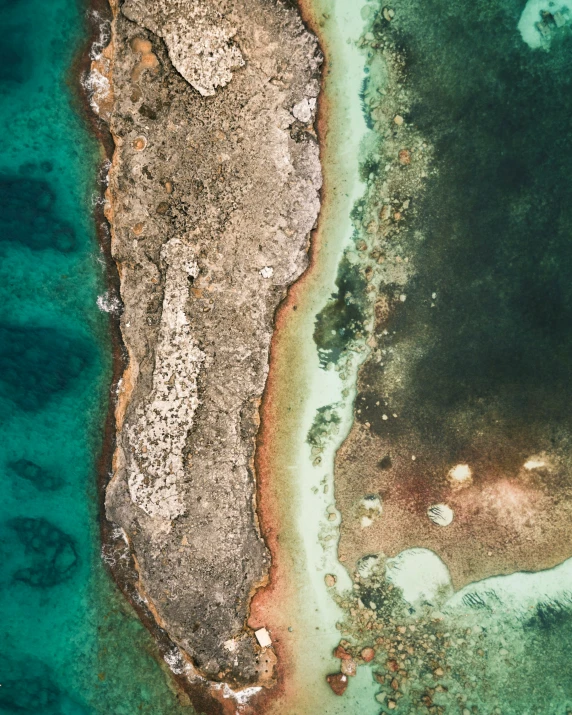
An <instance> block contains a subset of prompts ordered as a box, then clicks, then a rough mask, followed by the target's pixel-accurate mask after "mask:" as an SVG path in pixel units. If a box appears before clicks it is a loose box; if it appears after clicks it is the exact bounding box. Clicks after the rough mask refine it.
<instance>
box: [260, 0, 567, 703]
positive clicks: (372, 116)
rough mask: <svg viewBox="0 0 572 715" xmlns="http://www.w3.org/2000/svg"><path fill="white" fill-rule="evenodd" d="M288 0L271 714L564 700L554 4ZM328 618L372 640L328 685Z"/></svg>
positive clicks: (562, 330)
mask: <svg viewBox="0 0 572 715" xmlns="http://www.w3.org/2000/svg"><path fill="white" fill-rule="evenodd" d="M389 11H391V12H389ZM541 12H549V13H550V14H548V15H541ZM348 15H351V18H352V19H351V20H350V19H349V17H348ZM308 17H309V19H310V21H311V25H312V27H313V29H314V30H315V31H316V32H317V33H318V34H319V36H320V40H321V42H322V46H323V47H324V49H325V52H326V55H327V58H328V69H327V74H326V80H325V89H324V94H323V96H322V102H324V103H325V104H326V105H327V112H326V113H324V114H323V115H322V121H323V122H325V124H324V125H323V126H322V138H323V153H322V164H323V169H324V178H325V194H324V203H323V209H322V215H321V218H320V225H319V228H318V231H317V233H316V236H315V238H314V241H315V244H314V250H315V254H314V260H313V263H312V266H311V268H310V270H309V272H308V273H307V274H306V275H305V276H304V277H303V278H302V279H301V281H300V282H299V284H298V285H297V286H295V287H294V289H293V290H292V291H291V293H290V296H289V300H288V302H287V304H286V305H285V307H284V308H283V310H282V312H281V313H280V315H279V325H278V331H277V334H276V336H275V340H274V350H273V364H272V367H271V371H270V381H269V388H268V393H267V404H266V413H265V418H266V420H267V422H268V424H270V425H271V426H270V427H269V426H266V428H265V427H264V422H263V436H262V440H261V445H262V446H261V454H262V459H261V463H262V464H263V469H264V470H266V472H267V476H264V471H263V472H262V476H263V485H266V484H267V485H268V494H267V495H266V497H265V495H264V492H265V490H266V489H267V487H266V486H263V491H262V500H261V512H262V515H263V523H264V521H265V518H266V520H267V522H268V523H270V522H271V523H272V529H271V540H272V539H276V541H275V543H273V546H274V551H275V553H276V554H277V565H276V571H275V573H274V575H273V579H274V580H273V585H272V586H271V588H270V589H269V591H268V592H267V594H266V596H264V595H262V596H260V595H259V597H258V600H257V601H255V608H254V611H253V614H254V616H255V618H256V619H258V620H257V622H259V623H260V624H262V623H265V624H266V625H269V626H270V627H271V629H272V628H273V629H274V630H273V636H274V635H276V636H277V638H278V640H279V644H278V646H277V648H278V650H279V653H280V652H282V655H283V662H285V670H286V673H287V674H289V675H288V676H287V677H289V678H290V679H291V681H290V683H289V682H288V680H287V681H286V685H285V688H284V691H283V693H282V694H281V699H279V702H278V705H275V709H274V710H271V711H272V712H281V710H280V708H281V707H282V708H283V709H284V707H285V703H288V706H289V707H291V709H292V712H296V713H310V712H317V711H320V712H328V713H338V712H340V713H346V712H347V713H353V712H358V711H359V712H360V713H362V712H363V713H365V712H370V711H371V712H376V713H377V712H389V711H391V710H392V709H394V706H396V707H397V709H398V711H401V710H404V711H405V712H418V711H419V712H433V710H429V708H430V707H433V708H444V710H435V712H441V711H442V712H449V711H450V712H457V711H459V712H469V713H472V712H487V713H488V712H491V713H493V712H494V713H500V712H502V713H510V714H512V713H519V714H521V713H530V714H532V713H550V714H552V713H554V714H555V715H556V713H561V712H567V709H570V707H571V704H572V682H570V679H569V678H568V676H567V674H566V673H567V667H566V665H565V660H566V655H565V654H566V652H567V651H568V646H569V643H570V633H571V629H570V624H571V623H572V618H571V616H572V614H571V613H570V596H569V594H570V591H571V590H572V581H571V580H570V575H569V574H570V568H571V566H570V564H571V563H572V562H570V561H567V560H566V559H568V558H569V557H570V555H571V550H570V547H569V539H568V537H567V534H568V524H569V518H570V511H571V505H572V499H571V496H572V494H571V490H570V478H571V477H570V475H571V473H572V471H571V464H572V460H571V452H570V427H571V425H570V424H569V421H570V414H572V413H571V412H570V410H569V407H568V405H569V403H570V394H569V393H570V384H571V381H570V372H571V368H572V347H571V346H572V342H571V339H572V330H571V327H570V326H571V322H570V307H571V306H572V303H571V302H570V296H571V295H572V294H571V293H570V282H569V280H568V276H569V273H570V260H569V259H570V256H571V255H572V254H571V253H570V250H571V249H570V247H571V246H572V242H571V240H570V236H571V234H572V222H571V221H570V220H569V216H568V214H569V211H568V208H567V207H568V203H569V202H568V193H569V181H568V178H567V177H568V176H569V174H570V171H569V169H570V167H569V164H570V161H572V151H571V150H570V145H569V136H570V126H569V125H570V121H569V117H570V111H569V108H568V104H569V98H570V91H569V84H570V72H569V69H570V67H569V65H570V62H571V61H572V53H571V50H572V45H571V44H570V43H571V42H572V33H571V29H570V25H571V23H570V17H569V9H568V3H567V2H560V3H559V2H546V3H544V2H541V1H540V0H538V1H537V0H530V1H529V3H528V4H526V3H525V2H524V1H519V0H502V1H501V0H499V1H497V2H493V3H491V2H488V1H487V2H467V3H465V2H461V1H459V2H455V3H450V2H441V1H440V0H431V1H430V2H425V1H424V2H417V1H416V0H399V1H397V2H394V3H392V4H391V6H383V5H382V4H379V3H374V2H366V3H363V4H362V5H359V6H356V4H355V3H349V2H339V1H338V2H333V1H332V2H322V1H318V0H316V2H312V3H311V7H310V8H309V9H308ZM535 23H540V24H539V25H537V24H535ZM535 33H536V34H535ZM360 35H361V40H359V42H358V43H357V47H358V48H360V49H357V48H356V44H355V42H356V40H358V38H359V36H360ZM348 48H352V50H348ZM348 52H349V53H350V56H352V57H353V62H351V61H349V59H348ZM340 68H343V70H342V69H340ZM322 106H324V105H322ZM358 107H359V109H360V112H361V111H362V110H363V113H362V116H361V117H358V115H357V113H356V109H357V108H358ZM350 138H351V139H350ZM310 335H312V340H311V339H310ZM360 364H362V368H361V372H360V373H359V378H358V374H357V369H358V367H359V365H360ZM354 400H355V412H354V413H353V414H352V409H351V408H352V405H353V403H354ZM354 417H355V420H354V419H353V418H354ZM352 421H353V424H352ZM340 445H341V447H340ZM338 448H339V449H338ZM336 450H338V452H337V456H336V458H335V480H334V478H333V473H334V461H333V460H334V453H335V452H336ZM455 466H457V467H460V471H459V470H457V471H456V472H455V471H453V470H454V468H455ZM465 467H467V469H468V477H467V478H466V479H465V477H463V474H465ZM451 474H453V476H451ZM455 475H457V476H455ZM459 475H460V477H459ZM463 480H464V481H463ZM272 481H274V484H272V483H271V482H272ZM334 490H335V498H334ZM264 499H267V502H266V506H265V503H264ZM443 504H444V505H445V507H443V506H439V507H438V508H436V507H437V505H443ZM431 507H434V508H433V510H431ZM265 509H267V510H268V511H267V516H266V517H264V512H265ZM448 509H450V512H449V511H447V510H448ZM449 513H450V515H451V517H452V522H451V523H449V521H448V519H449V516H448V515H449ZM429 515H431V516H432V517H433V518H436V519H437V521H439V519H441V520H442V521H441V523H448V524H449V525H448V526H439V525H438V524H437V523H435V522H434V521H431V519H430V518H429ZM436 515H437V516H436ZM443 515H445V517H444V516H443ZM340 517H341V535H340V531H339V529H340ZM274 533H276V534H277V535H276V536H274ZM338 538H339V541H338ZM281 552H282V553H281ZM368 556H372V557H375V558H364V557H368ZM387 556H391V557H394V558H391V559H388V560H386V557H387ZM338 558H339V561H338ZM558 564H561V565H558ZM356 565H357V567H358V570H357V573H356V572H354V569H355V567H356ZM342 566H345V567H346V568H347V569H348V571H345V569H344V568H343V567H342ZM553 566H555V568H550V567H553ZM524 571H532V572H537V573H524ZM328 573H329V574H332V575H335V577H336V579H337V583H336V586H335V587H334V588H330V589H329V594H328V589H327V588H326V586H325V585H324V576H325V575H326V574H328ZM349 574H352V576H354V579H355V584H354V587H353V589H352V590H350V589H349V588H348V586H349V585H350V584H351V581H350V575H349ZM501 574H504V575H501ZM497 575H498V576H497ZM463 587H464V588H463ZM332 596H333V597H334V598H333V599H332V603H331V604H330V605H328V599H329V598H331V597H332ZM273 599H275V600H274V602H273ZM278 608H279V610H280V612H279V613H278V614H277V613H276V612H274V613H273V609H275V610H276V609H278ZM288 625H289V626H290V628H287V626H288ZM340 637H342V638H345V639H347V647H348V649H350V650H351V652H352V654H354V656H355V657H356V660H357V661H358V663H359V662H362V661H360V658H359V653H360V651H361V649H362V648H364V647H366V646H368V647H369V646H372V645H373V646H375V649H376V651H377V652H376V658H375V660H374V661H373V662H372V663H371V665H370V666H365V665H363V662H362V664H361V665H360V666H359V668H358V675H357V677H356V678H355V679H354V678H349V686H348V690H347V692H346V693H345V695H344V696H343V697H341V698H336V696H334V695H332V694H331V693H330V692H328V688H327V686H326V685H325V676H326V674H327V673H329V672H335V671H336V670H338V668H339V666H340V661H336V660H334V659H333V658H329V659H328V651H330V652H331V648H332V646H335V645H336V644H337V642H338V641H339V640H340ZM540 653H542V657H541V658H540V656H539V654H540ZM393 658H395V659H396V660H395V661H393V660H391V659H393ZM390 661H391V662H392V663H395V670H392V668H389V670H388V665H387V664H388V663H389V662H390ZM398 661H399V665H398V664H397V663H398ZM371 671H375V672H376V673H377V674H378V676H379V678H381V680H377V681H374V679H373V678H372V677H371ZM374 696H375V697H374ZM392 698H395V699H394V700H392Z"/></svg>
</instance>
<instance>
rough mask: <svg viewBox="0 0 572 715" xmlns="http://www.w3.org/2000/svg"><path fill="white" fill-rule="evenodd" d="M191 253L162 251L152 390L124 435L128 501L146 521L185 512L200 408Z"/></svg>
mask: <svg viewBox="0 0 572 715" xmlns="http://www.w3.org/2000/svg"><path fill="white" fill-rule="evenodd" d="M193 255H194V254H193V251H192V249H191V248H190V246H187V245H186V244H185V243H183V242H182V241H181V240H180V239H176V238H175V239H172V240H171V241H169V242H168V243H166V244H165V245H164V246H163V249H162V251H161V258H162V260H163V262H164V264H165V265H166V268H167V271H166V280H165V297H164V301H163V314H162V318H161V328H160V333H159V341H158V345H157V353H156V358H155V370H154V373H153V391H152V394H151V395H150V398H149V400H148V401H147V402H146V404H145V405H143V406H141V407H139V408H138V409H137V413H136V419H135V420H134V421H133V424H132V425H131V426H130V428H129V430H128V444H129V452H130V453H131V460H130V468H129V475H128V484H129V493H130V495H131V499H132V500H133V501H134V502H135V503H136V504H137V505H138V506H140V507H141V509H143V510H144V511H145V512H147V514H149V516H151V517H154V518H160V519H167V520H169V521H172V520H173V519H175V518H176V517H177V516H180V515H181V514H183V513H184V512H185V508H184V505H183V502H182V500H181V498H180V495H179V491H178V484H179V483H180V482H181V480H182V478H183V473H184V466H183V450H184V447H185V441H186V438H187V434H188V432H189V430H190V428H191V426H192V423H193V416H194V414H195V410H196V409H197V406H198V404H199V399H198V396H197V376H198V373H199V371H200V369H201V365H202V363H203V360H204V357H205V356H204V353H203V352H202V351H201V350H200V349H199V347H198V345H197V344H196V343H195V341H194V340H193V337H192V335H191V332H190V328H189V325H188V321H187V316H186V314H185V306H186V303H187V300H188V294H189V278H190V277H191V278H194V277H196V276H197V274H198V268H197V264H196V263H195V261H194V260H193Z"/></svg>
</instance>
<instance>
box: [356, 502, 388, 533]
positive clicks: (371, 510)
mask: <svg viewBox="0 0 572 715" xmlns="http://www.w3.org/2000/svg"><path fill="white" fill-rule="evenodd" d="M382 511H383V505H382V503H381V499H380V498H379V496H377V495H376V494H368V496H366V497H364V498H363V499H362V500H361V502H360V524H361V527H362V529H366V528H367V527H369V526H372V524H373V523H374V521H375V519H376V518H377V517H379V516H381V513H382Z"/></svg>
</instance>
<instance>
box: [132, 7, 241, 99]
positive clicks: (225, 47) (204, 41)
mask: <svg viewBox="0 0 572 715" xmlns="http://www.w3.org/2000/svg"><path fill="white" fill-rule="evenodd" d="M122 12H123V13H124V14H125V15H126V17H128V18H129V19H130V20H134V21H135V22H139V23H140V24H141V25H143V26H144V27H147V28H148V29H149V30H151V32H154V33H155V34H156V35H158V36H159V37H162V38H163V40H164V41H165V44H166V45H167V50H168V53H169V58H170V60H171V62H172V63H173V66H174V67H175V68H176V69H177V71H178V72H180V74H181V75H182V76H183V77H184V78H185V79H186V80H187V82H188V83H189V84H190V85H191V86H192V87H194V88H195V89H196V90H197V92H200V93H201V94H202V95H203V96H205V97H207V96H211V95H214V94H215V92H216V89H217V87H224V86H225V85H227V84H228V83H229V82H230V80H231V79H232V70H234V69H236V68H237V67H241V66H242V65H244V59H243V57H242V53H241V52H240V50H239V48H238V47H237V46H236V45H235V44H234V43H233V42H232V37H233V36H234V34H235V33H236V29H235V28H233V27H232V26H231V25H230V24H229V23H228V22H227V21H226V20H225V19H224V18H223V17H222V16H221V15H220V14H219V13H217V12H215V11H214V10H213V9H212V8H210V7H209V6H208V5H207V4H206V3H201V2H196V1H195V2H192V1H184V0H161V1H160V2H157V3H153V4H149V5H147V4H146V3H142V2H140V0H127V2H126V3H125V4H124V5H123V7H122Z"/></svg>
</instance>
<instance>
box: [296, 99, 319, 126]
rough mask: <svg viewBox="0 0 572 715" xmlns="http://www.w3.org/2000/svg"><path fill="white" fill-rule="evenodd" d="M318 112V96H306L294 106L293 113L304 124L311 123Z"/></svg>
mask: <svg viewBox="0 0 572 715" xmlns="http://www.w3.org/2000/svg"><path fill="white" fill-rule="evenodd" d="M315 113H316V98H315V97H304V99H302V100H301V101H300V102H298V104H295V105H294V106H293V107H292V114H293V115H294V117H295V118H296V119H297V120H298V121H299V122H302V123H304V124H309V123H310V122H312V121H314V115H315Z"/></svg>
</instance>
